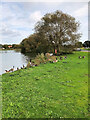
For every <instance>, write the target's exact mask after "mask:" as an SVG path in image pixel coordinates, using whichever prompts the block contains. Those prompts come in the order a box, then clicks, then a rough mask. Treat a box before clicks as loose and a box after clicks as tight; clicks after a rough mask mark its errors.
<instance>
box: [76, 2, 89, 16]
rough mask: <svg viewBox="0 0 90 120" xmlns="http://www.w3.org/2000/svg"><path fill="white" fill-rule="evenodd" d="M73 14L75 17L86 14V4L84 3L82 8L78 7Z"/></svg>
mask: <svg viewBox="0 0 90 120" xmlns="http://www.w3.org/2000/svg"><path fill="white" fill-rule="evenodd" d="M74 15H75V16H77V17H83V16H87V15H88V4H87V5H84V6H83V7H82V8H79V9H78V10H76V11H75V12H74Z"/></svg>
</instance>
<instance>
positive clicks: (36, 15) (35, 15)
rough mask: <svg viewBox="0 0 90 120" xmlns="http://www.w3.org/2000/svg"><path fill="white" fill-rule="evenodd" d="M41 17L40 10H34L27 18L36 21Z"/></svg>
mask: <svg viewBox="0 0 90 120" xmlns="http://www.w3.org/2000/svg"><path fill="white" fill-rule="evenodd" d="M41 17H42V14H41V12H40V11H35V12H33V13H31V14H30V16H29V20H30V21H32V22H38V21H39V20H40V19H41Z"/></svg>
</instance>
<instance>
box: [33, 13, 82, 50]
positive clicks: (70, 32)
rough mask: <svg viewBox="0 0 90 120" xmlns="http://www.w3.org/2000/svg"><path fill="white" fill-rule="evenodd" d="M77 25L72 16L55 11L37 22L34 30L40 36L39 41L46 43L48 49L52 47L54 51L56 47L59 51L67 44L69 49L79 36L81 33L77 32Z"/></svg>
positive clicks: (73, 45) (71, 48)
mask: <svg viewBox="0 0 90 120" xmlns="http://www.w3.org/2000/svg"><path fill="white" fill-rule="evenodd" d="M79 25H80V24H79V22H76V20H75V18H74V17H72V16H70V15H68V14H65V13H63V12H62V11H56V12H54V13H48V14H46V15H45V16H44V17H43V18H42V19H41V21H39V22H37V24H36V26H35V32H36V33H37V35H38V36H39V37H40V41H41V43H45V45H48V47H49V49H51V48H53V49H54V51H55V49H57V50H58V52H60V51H61V50H62V49H63V50H64V46H69V48H70V51H71V50H73V48H74V47H75V44H76V43H77V42H78V41H79V38H80V37H81V34H79V33H77V31H78V28H79ZM65 48H68V47H65ZM69 48H68V50H69Z"/></svg>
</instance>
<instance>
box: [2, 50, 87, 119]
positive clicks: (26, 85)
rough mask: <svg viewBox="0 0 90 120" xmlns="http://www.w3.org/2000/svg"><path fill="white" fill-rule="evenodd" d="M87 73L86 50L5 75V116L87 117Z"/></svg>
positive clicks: (3, 87)
mask: <svg viewBox="0 0 90 120" xmlns="http://www.w3.org/2000/svg"><path fill="white" fill-rule="evenodd" d="M42 56H43V55H42ZM78 56H86V57H85V59H83V58H82V59H79V58H78ZM58 59H59V57H58ZM88 76H89V73H88V53H87V52H75V54H67V59H63V60H62V61H61V60H59V62H57V63H53V64H51V63H47V64H41V65H39V66H37V67H34V68H29V69H22V70H19V71H15V72H12V73H7V74H3V75H2V102H3V103H2V118H13V119H14V118H20V119H21V118H63V119H64V118H78V119H79V118H82V119H86V118H87V117H88V109H87V108H88Z"/></svg>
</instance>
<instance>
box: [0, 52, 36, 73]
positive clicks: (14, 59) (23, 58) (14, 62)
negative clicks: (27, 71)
mask: <svg viewBox="0 0 90 120" xmlns="http://www.w3.org/2000/svg"><path fill="white" fill-rule="evenodd" d="M34 57H35V55H30V54H28V55H24V54H22V53H21V52H19V51H14V50H3V51H0V66H1V67H0V75H1V74H3V73H5V70H9V69H11V68H12V66H15V70H16V69H17V67H19V68H20V67H22V66H23V65H25V66H26V65H27V63H28V60H29V59H30V58H34Z"/></svg>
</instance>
